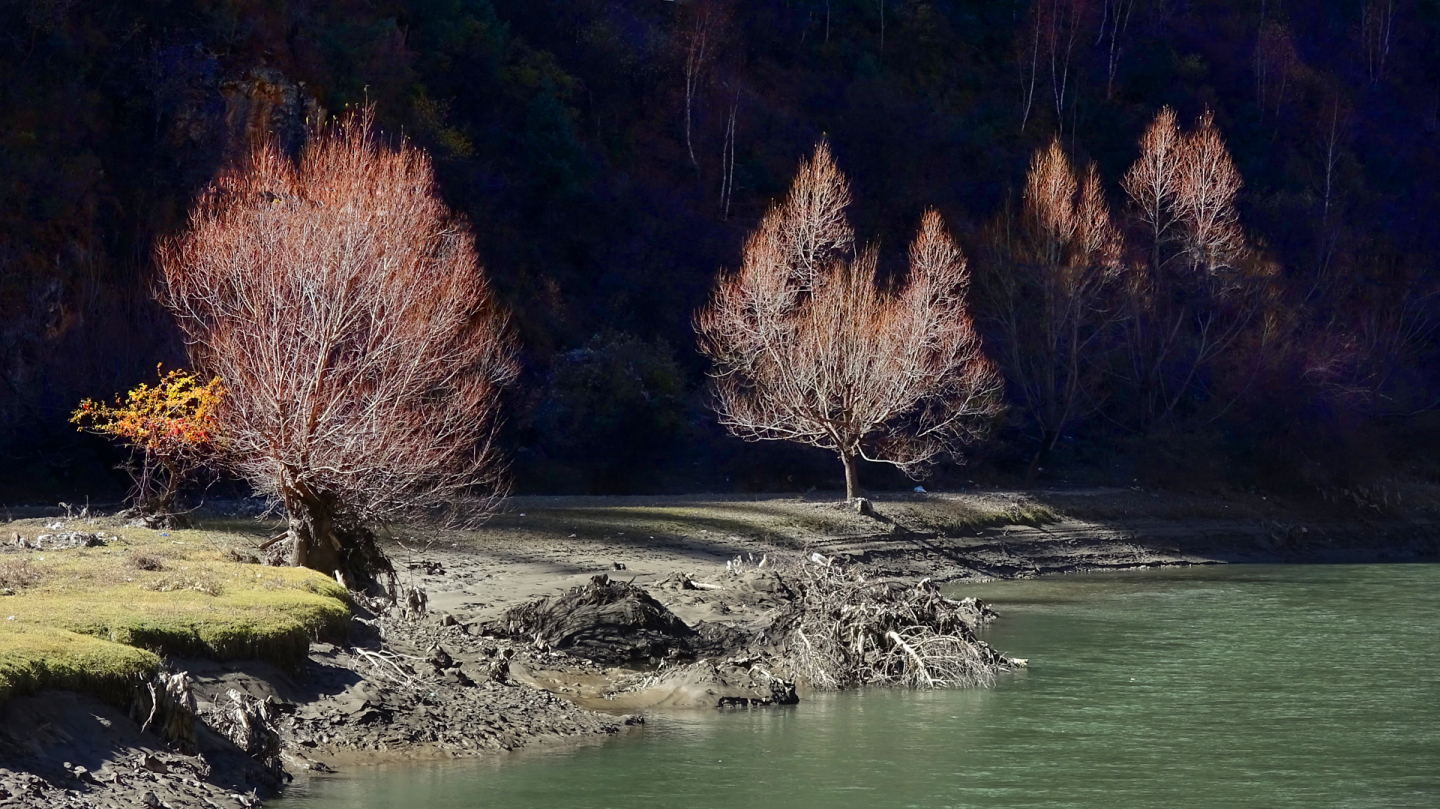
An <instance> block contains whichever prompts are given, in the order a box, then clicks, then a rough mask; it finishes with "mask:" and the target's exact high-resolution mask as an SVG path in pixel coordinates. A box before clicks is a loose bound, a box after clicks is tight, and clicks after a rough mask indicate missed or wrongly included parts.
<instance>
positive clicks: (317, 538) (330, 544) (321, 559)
mask: <svg viewBox="0 0 1440 809" xmlns="http://www.w3.org/2000/svg"><path fill="white" fill-rule="evenodd" d="M285 510H286V512H288V514H289V517H290V526H289V529H290V538H291V539H292V540H293V541H294V546H293V547H292V549H291V552H290V565H291V566H292V567H308V568H310V569H311V570H318V571H320V572H321V573H324V574H325V575H327V576H334V575H335V571H337V570H339V569H340V566H341V563H340V539H339V537H337V536H336V535H335V509H334V507H333V506H332V505H331V504H329V503H328V502H326V499H325V498H323V497H318V496H313V495H310V496H307V495H304V494H301V493H299V492H296V493H294V494H293V495H290V496H287V497H286V498H285Z"/></svg>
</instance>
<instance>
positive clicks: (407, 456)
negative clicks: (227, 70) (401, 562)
mask: <svg viewBox="0 0 1440 809" xmlns="http://www.w3.org/2000/svg"><path fill="white" fill-rule="evenodd" d="M372 118H373V116H372V112H371V111H369V110H365V111H359V112H353V113H350V114H349V115H347V116H345V117H344V118H343V119H341V120H340V121H338V122H335V123H332V124H330V125H329V126H328V127H326V128H324V129H322V130H320V131H318V132H317V133H315V135H314V136H313V137H312V138H311V139H310V141H309V142H308V143H307V144H306V145H305V147H304V149H303V151H302V153H301V155H300V157H299V159H298V162H296V161H292V160H291V159H290V158H289V157H287V156H286V155H285V154H284V153H283V152H282V151H281V150H280V148H279V147H278V146H277V145H276V144H275V143H274V142H273V141H272V142H268V143H265V144H262V145H260V146H258V147H257V148H256V149H255V150H254V151H253V152H252V153H251V154H250V155H249V157H248V158H247V159H246V160H245V161H243V162H242V163H241V164H240V165H238V166H236V167H234V168H230V169H227V170H225V171H222V172H221V173H220V175H219V176H218V177H217V178H216V179H215V181H214V182H213V183H211V185H210V186H209V187H208V188H206V189H205V191H204V192H203V194H202V195H201V197H200V199H199V201H198V202H197V203H196V205H195V207H194V209H193V210H192V211H191V214H190V219H189V224H188V227H187V228H186V230H185V231H184V232H183V233H182V234H181V235H180V236H179V237H177V238H175V239H173V240H170V241H168V242H166V243H164V244H163V245H162V247H161V248H160V250H159V252H158V257H157V258H158V263H159V267H160V271H161V273H162V276H163V282H164V287H163V290H162V298H163V301H164V303H165V304H166V305H167V306H168V307H169V309H170V310H171V311H172V312H174V314H175V315H176V317H177V318H178V320H179V324H180V327H181V329H182V330H183V332H184V334H185V336H186V338H187V340H188V344H189V350H190V355H191V359H192V361H193V362H194V363H195V365H196V367H198V368H200V369H203V370H204V371H205V372H206V373H209V374H214V375H216V376H218V377H220V378H221V379H222V380H223V382H224V385H225V387H226V390H227V391H228V395H227V396H226V398H225V400H224V404H223V406H222V407H221V408H220V409H219V411H218V418H219V420H220V421H221V423H222V427H223V429H224V431H225V433H226V434H227V435H228V436H229V443H228V445H227V447H226V453H227V456H228V458H227V459H228V463H229V464H230V465H231V466H232V467H233V468H234V470H235V471H237V472H238V473H239V474H240V475H242V476H243V477H245V478H246V479H247V480H249V481H250V482H251V484H252V485H253V486H255V488H256V490H257V491H259V492H260V493H261V494H264V495H267V496H269V497H271V498H274V499H275V500H277V501H278V502H280V503H283V504H284V507H285V510H286V513H287V515H288V517H289V532H288V533H289V537H290V539H291V540H293V551H292V555H291V558H290V561H291V564H294V565H297V566H308V567H311V568H315V569H317V570H321V571H324V572H326V573H332V572H335V571H337V570H340V571H344V572H345V573H346V574H347V575H355V576H361V577H364V576H367V575H368V574H369V573H371V572H374V571H375V569H376V568H377V567H378V568H380V569H384V567H385V563H384V560H383V557H381V556H379V555H378V551H376V550H375V548H374V546H373V539H371V537H370V534H369V530H368V528H369V527H371V526H374V525H376V524H378V523H382V522H384V521H388V520H392V519H396V518H399V517H402V516H405V515H409V514H412V513H415V512H416V511H417V510H421V509H431V508H436V507H440V506H443V505H446V504H448V503H450V502H452V499H453V498H456V497H458V496H461V495H465V494H466V493H468V492H471V491H473V490H474V488H475V487H479V486H484V487H491V490H492V491H493V487H495V486H496V485H498V483H499V473H500V471H501V464H500V460H499V458H498V455H497V450H496V446H495V443H494V435H495V428H496V425H497V420H498V417H499V412H498V411H499V392H500V389H501V387H502V386H503V385H505V384H506V383H507V382H508V381H509V380H511V379H512V378H513V377H514V375H515V373H516V366H515V361H514V359H513V352H514V349H513V343H512V340H511V338H510V336H509V331H508V328H507V327H506V324H505V320H506V318H505V316H504V315H503V314H502V313H501V312H500V310H499V308H498V306H497V304H496V303H495V301H494V298H493V296H492V295H491V293H490V291H489V288H488V286H487V284H486V282H485V279H484V276H483V275H482V271H481V268H480V266H479V264H478V262H477V259H476V255H475V246H474V242H473V239H472V237H471V235H470V233H469V230H468V226H467V225H466V223H465V222H464V221H463V220H462V219H461V218H459V217H458V216H456V215H455V214H453V213H451V212H450V211H449V210H448V209H447V208H446V207H445V205H444V203H443V202H442V201H441V200H440V198H439V194H438V193H437V191H436V189H435V184H434V177H433V173H432V170H431V165H430V160H429V158H428V157H427V156H426V155H425V153H424V152H422V151H420V150H419V149H416V148H415V147H413V146H411V145H409V144H408V143H401V144H400V145H399V146H398V147H397V148H388V147H387V146H385V145H383V144H382V143H380V142H379V141H378V140H377V137H376V135H375V133H374V130H373V127H372ZM362 580H363V579H362ZM356 583H358V582H356Z"/></svg>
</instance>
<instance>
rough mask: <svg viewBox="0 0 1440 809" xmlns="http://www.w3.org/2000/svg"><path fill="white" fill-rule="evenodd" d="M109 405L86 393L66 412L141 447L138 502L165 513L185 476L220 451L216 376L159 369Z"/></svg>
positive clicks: (85, 426)
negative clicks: (207, 378) (153, 381)
mask: <svg viewBox="0 0 1440 809" xmlns="http://www.w3.org/2000/svg"><path fill="white" fill-rule="evenodd" d="M156 371H157V372H158V373H160V380H159V382H157V383H156V384H154V385H149V384H144V383H142V384H141V385H139V386H138V387H136V388H133V389H132V390H130V391H127V392H126V393H125V394H124V395H123V396H120V397H117V399H116V400H115V404H113V405H108V404H104V403H102V402H96V401H94V400H92V399H86V400H85V401H83V402H81V403H80V407H78V408H77V409H76V410H75V412H74V413H73V414H72V415H71V416H70V423H71V424H76V425H78V426H79V428H80V429H81V430H84V431H87V432H91V433H95V434H96V435H103V436H106V437H108V438H113V439H116V440H118V441H121V442H123V443H125V444H128V445H129V446H131V447H132V448H134V449H135V450H136V451H137V452H139V453H140V455H141V456H142V457H141V466H140V468H139V469H138V470H137V469H134V468H132V469H131V474H132V475H133V476H134V477H135V484H136V492H135V497H136V501H137V505H138V506H140V508H141V510H142V511H144V512H147V513H164V512H166V511H167V510H168V509H169V507H170V503H171V500H173V498H174V496H175V492H176V490H177V489H178V488H179V486H180V483H181V482H182V481H183V480H184V478H185V476H186V475H188V474H190V473H191V472H193V471H194V470H195V469H197V468H198V467H200V466H202V465H204V464H205V463H206V462H207V460H209V459H210V458H212V457H214V455H215V454H216V453H217V452H218V451H219V446H220V443H221V441H220V438H219V434H218V432H217V420H216V416H215V414H216V410H217V409H218V407H219V406H220V403H221V401H222V399H223V398H224V396H225V388H224V387H223V386H222V385H221V384H220V379H219V377H214V378H212V379H211V380H210V381H209V382H205V383H202V382H201V381H200V378H199V377H197V376H196V375H195V374H193V373H190V372H188V371H181V370H172V371H170V372H168V373H164V372H161V371H160V368H159V366H156Z"/></svg>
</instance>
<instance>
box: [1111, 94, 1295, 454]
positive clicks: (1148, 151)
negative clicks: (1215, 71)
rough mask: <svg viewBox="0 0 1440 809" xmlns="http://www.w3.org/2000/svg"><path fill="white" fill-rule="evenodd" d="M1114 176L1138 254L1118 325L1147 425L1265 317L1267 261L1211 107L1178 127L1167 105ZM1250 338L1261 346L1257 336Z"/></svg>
mask: <svg viewBox="0 0 1440 809" xmlns="http://www.w3.org/2000/svg"><path fill="white" fill-rule="evenodd" d="M1122 184H1123V186H1124V189H1125V192H1126V194H1127V195H1128V196H1129V199H1130V215H1131V221H1132V223H1133V225H1134V227H1133V231H1134V232H1135V233H1136V234H1137V236H1138V240H1139V246H1140V247H1141V248H1142V249H1143V251H1144V255H1145V259H1146V260H1145V261H1144V262H1143V263H1141V264H1140V265H1138V266H1136V267H1134V268H1133V269H1132V271H1131V273H1130V281H1129V284H1128V287H1129V294H1128V299H1129V306H1130V311H1129V312H1128V313H1127V318H1126V324H1127V336H1128V346H1129V353H1130V370H1131V373H1132V375H1133V381H1134V382H1135V383H1136V386H1137V389H1138V394H1139V395H1138V398H1139V406H1140V411H1141V420H1142V422H1144V423H1145V425H1146V426H1147V427H1149V426H1153V425H1155V424H1157V423H1158V422H1160V421H1163V420H1166V419H1168V418H1169V417H1170V416H1171V415H1172V414H1174V412H1175V411H1176V408H1177V407H1178V406H1179V405H1180V404H1181V403H1182V402H1183V401H1185V400H1186V399H1187V397H1189V398H1191V399H1193V398H1196V397H1197V396H1199V395H1200V394H1201V393H1202V392H1203V391H1200V390H1197V388H1196V386H1197V385H1203V382H1204V379H1205V377H1206V376H1207V374H1206V371H1207V369H1208V368H1209V367H1210V364H1211V363H1212V362H1213V361H1215V360H1216V359H1217V358H1218V357H1220V356H1221V355H1223V354H1224V353H1225V352H1227V351H1229V350H1230V349H1231V348H1233V347H1235V346H1237V345H1238V344H1239V343H1240V341H1241V340H1242V338H1245V337H1246V336H1247V333H1248V332H1249V330H1250V329H1251V327H1252V326H1256V325H1257V324H1258V325H1260V326H1262V327H1263V326H1264V325H1265V324H1264V322H1263V317H1262V315H1263V314H1264V310H1265V306H1266V304H1267V303H1268V302H1269V300H1270V297H1269V295H1270V292H1271V289H1270V284H1269V281H1270V279H1271V278H1272V277H1273V275H1274V273H1275V268H1274V265H1273V264H1272V263H1270V262H1268V261H1265V260H1263V259H1261V258H1260V257H1259V256H1258V255H1257V253H1256V252H1255V251H1254V250H1253V249H1251V248H1250V246H1249V245H1248V243H1247V241H1246V238H1245V234H1244V231H1243V230H1242V229H1241V227H1240V224H1239V213H1238V211H1237V209H1236V207H1235V201H1236V198H1237V196H1238V195H1239V192H1240V189H1241V187H1242V185H1243V182H1242V180H1241V177H1240V172H1239V170H1238V169H1236V167H1235V163H1234V161H1233V160H1232V159H1231V157H1230V153H1229V151H1228V150H1227V149H1226V147H1225V141H1224V138H1223V137H1222V136H1221V135H1220V132H1219V130H1218V129H1217V128H1216V126H1215V122H1214V119H1213V117H1212V116H1211V115H1210V113H1208V112H1207V113H1205V114H1204V115H1202V116H1201V117H1200V119H1199V121H1197V123H1196V127H1195V129H1194V130H1193V131H1192V132H1188V133H1183V134H1182V133H1181V132H1180V129H1179V126H1178V125H1177V123H1176V119H1175V113H1174V111H1173V110H1171V109H1169V108H1168V107H1167V108H1165V109H1162V110H1161V111H1160V113H1159V115H1157V116H1156V118H1155V121H1154V122H1153V123H1151V125H1150V127H1149V128H1148V129H1147V130H1146V131H1145V134H1144V135H1143V136H1142V137H1141V139H1140V158H1139V159H1138V160H1137V161H1136V162H1135V164H1134V165H1133V166H1131V167H1130V170H1129V171H1128V172H1126V174H1125V177H1124V180H1123V183H1122ZM1264 334H1265V332H1264V329H1263V328H1262V331H1261V336H1262V337H1263V336H1264ZM1252 346H1253V347H1255V348H1256V350H1260V351H1263V350H1264V340H1263V339H1261V340H1260V342H1258V343H1256V342H1253V341H1252Z"/></svg>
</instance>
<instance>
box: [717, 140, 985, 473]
mask: <svg viewBox="0 0 1440 809" xmlns="http://www.w3.org/2000/svg"><path fill="white" fill-rule="evenodd" d="M850 200H851V196H850V185H849V182H848V181H847V180H846V179H845V177H844V175H842V174H841V173H840V170H839V168H838V167H836V165H835V161H834V159H833V158H832V156H831V154H830V149H829V147H828V146H827V145H826V144H825V143H823V142H822V143H821V144H820V145H819V146H818V147H816V150H815V156H814V157H813V158H812V159H810V160H807V161H805V162H803V163H802V164H801V166H800V170H799V172H798V174H797V175H796V178H795V182H794V184H793V185H792V186H791V189H790V194H789V196H788V197H786V198H785V200H784V201H783V202H781V203H780V204H779V205H777V206H775V207H774V208H772V209H771V210H770V212H769V213H768V214H766V216H765V218H764V219H763V220H762V221H761V223H760V226H759V227H758V228H757V229H756V231H755V232H754V233H752V234H751V236H750V238H749V240H748V241H747V242H746V245H745V252H744V257H743V259H742V262H741V265H740V269H739V270H738V271H737V272H735V273H733V274H730V275H728V276H726V277H724V278H723V279H722V280H721V281H720V284H719V288H718V289H717V290H716V292H715V294H714V296H713V298H712V299H711V301H710V304H709V306H708V307H706V308H705V309H704V310H703V311H701V312H700V313H699V314H698V315H697V317H696V330H697V331H698V332H699V335H700V347H701V350H702V351H703V352H704V353H705V354H706V355H707V356H708V357H710V359H711V360H713V361H714V363H715V370H714V383H715V384H714V390H715V395H716V409H717V411H718V412H719V414H720V421H721V423H722V424H723V425H725V427H726V429H727V430H729V431H730V432H731V434H733V435H736V436H739V437H741V438H744V439H747V440H751V441H760V440H785V441H798V442H801V443H805V444H810V445H812V446H816V447H821V448H824V449H829V450H831V451H833V452H835V453H837V454H838V455H839V456H840V460H841V462H842V463H843V464H844V467H845V490H846V497H847V498H850V499H853V498H855V497H856V496H857V495H858V494H859V491H860V485H859V478H858V469H857V461H858V460H861V459H863V460H868V461H877V462H883V463H889V464H892V465H894V466H897V467H899V468H900V469H902V470H904V471H906V472H907V473H910V474H912V475H913V474H918V473H919V472H920V471H922V470H923V469H925V468H926V467H927V466H928V465H929V464H931V463H933V462H934V461H936V460H937V459H938V458H940V457H941V456H942V455H945V454H956V453H958V452H959V451H960V449H961V447H962V445H963V443H964V442H965V441H966V440H968V439H973V438H974V437H975V436H976V435H977V434H978V433H979V432H980V431H981V430H983V429H984V428H985V426H986V425H987V423H988V421H989V420H990V419H991V418H992V417H993V416H994V415H995V414H996V413H998V411H999V408H1000V391H1001V381H1000V377H999V375H998V374H997V373H996V371H995V369H994V367H993V366H992V365H991V363H990V362H989V360H987V359H986V358H985V356H984V353H983V352H982V350H981V346H980V339H979V337H978V336H977V335H976V333H975V329H974V328H973V326H972V324H971V320H970V315H969V312H968V310H967V307H966V303H965V294H966V288H967V286H968V283H969V274H968V272H967V269H966V263H965V258H964V256H962V255H961V253H960V250H959V248H957V247H956V246H955V243H954V242H953V241H952V240H951V238H950V236H949V234H947V233H946V232H945V226H944V223H943V222H942V221H941V219H940V215H939V214H938V213H936V212H934V211H929V212H927V213H926V214H925V216H924V219H923V221H922V223H921V226H920V232H919V234H918V235H917V236H916V237H915V241H914V243H913V244H912V245H911V247H910V270H909V275H908V278H907V279H906V282H905V283H904V284H902V285H899V286H897V287H895V288H892V289H883V290H882V289H881V288H879V287H878V286H877V284H876V278H875V269H876V266H875V265H876V254H875V251H874V250H873V249H866V250H862V251H860V252H859V253H858V254H857V253H856V251H855V247H854V233H853V231H852V230H851V229H850V224H849V222H848V221H847V218H846V215H845V208H846V207H847V206H848V205H849V204H850Z"/></svg>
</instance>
